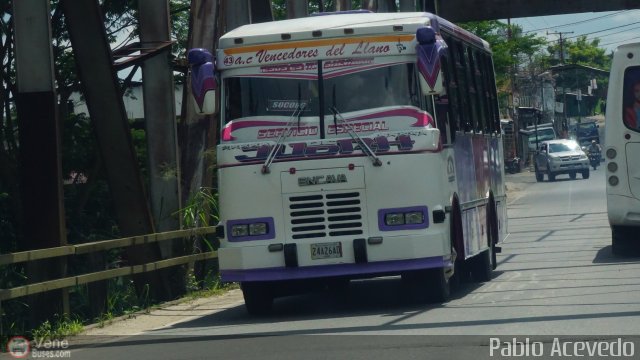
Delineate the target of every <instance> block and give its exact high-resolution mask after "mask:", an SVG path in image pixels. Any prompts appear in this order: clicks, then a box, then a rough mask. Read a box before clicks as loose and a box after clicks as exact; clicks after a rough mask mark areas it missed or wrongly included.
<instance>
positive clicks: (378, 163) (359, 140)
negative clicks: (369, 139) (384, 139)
mask: <svg viewBox="0 0 640 360" xmlns="http://www.w3.org/2000/svg"><path fill="white" fill-rule="evenodd" d="M331 111H333V116H334V121H335V119H336V117H339V118H340V122H341V124H342V126H344V127H345V128H346V129H347V132H348V133H349V136H351V138H352V139H353V140H354V141H355V142H356V143H358V145H360V148H361V149H362V152H364V153H365V154H367V156H368V157H369V158H370V159H371V162H372V163H373V166H382V161H381V160H380V158H378V157H377V156H376V154H375V153H374V152H373V150H371V148H370V147H369V145H367V143H365V142H364V140H362V138H361V137H360V136H359V135H358V133H356V132H355V130H353V128H352V127H351V125H349V123H347V121H346V120H345V119H344V117H343V116H342V114H340V112H339V111H338V108H336V107H335V106H333V107H331ZM337 133H338V127H337V126H336V134H337Z"/></svg>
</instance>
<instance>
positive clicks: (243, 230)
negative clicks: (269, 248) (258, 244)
mask: <svg viewBox="0 0 640 360" xmlns="http://www.w3.org/2000/svg"><path fill="white" fill-rule="evenodd" d="M247 235H249V225H247V224H240V225H233V226H232V227H231V236H233V237H241V236H247Z"/></svg>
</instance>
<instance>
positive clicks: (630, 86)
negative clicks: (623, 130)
mask: <svg viewBox="0 0 640 360" xmlns="http://www.w3.org/2000/svg"><path fill="white" fill-rule="evenodd" d="M623 104H624V109H623V114H624V115H623V117H624V124H625V125H626V126H627V127H628V128H630V129H632V130H636V131H638V130H640V67H637V66H636V67H630V68H628V69H627V70H625V72H624V91H623Z"/></svg>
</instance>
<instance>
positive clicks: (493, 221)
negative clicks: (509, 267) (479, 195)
mask: <svg viewBox="0 0 640 360" xmlns="http://www.w3.org/2000/svg"><path fill="white" fill-rule="evenodd" d="M499 237H500V234H499V230H498V209H497V208H496V203H495V201H494V200H493V194H491V195H490V197H489V207H488V208H487V246H488V247H489V250H490V251H491V270H495V269H496V268H497V267H498V255H497V253H496V244H497V243H498V240H499Z"/></svg>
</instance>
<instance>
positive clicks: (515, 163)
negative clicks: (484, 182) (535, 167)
mask: <svg viewBox="0 0 640 360" xmlns="http://www.w3.org/2000/svg"><path fill="white" fill-rule="evenodd" d="M504 168H505V170H506V171H507V172H508V173H509V174H515V173H519V172H520V158H519V157H517V156H516V157H513V158H511V159H507V160H506V161H505V162H504Z"/></svg>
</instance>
